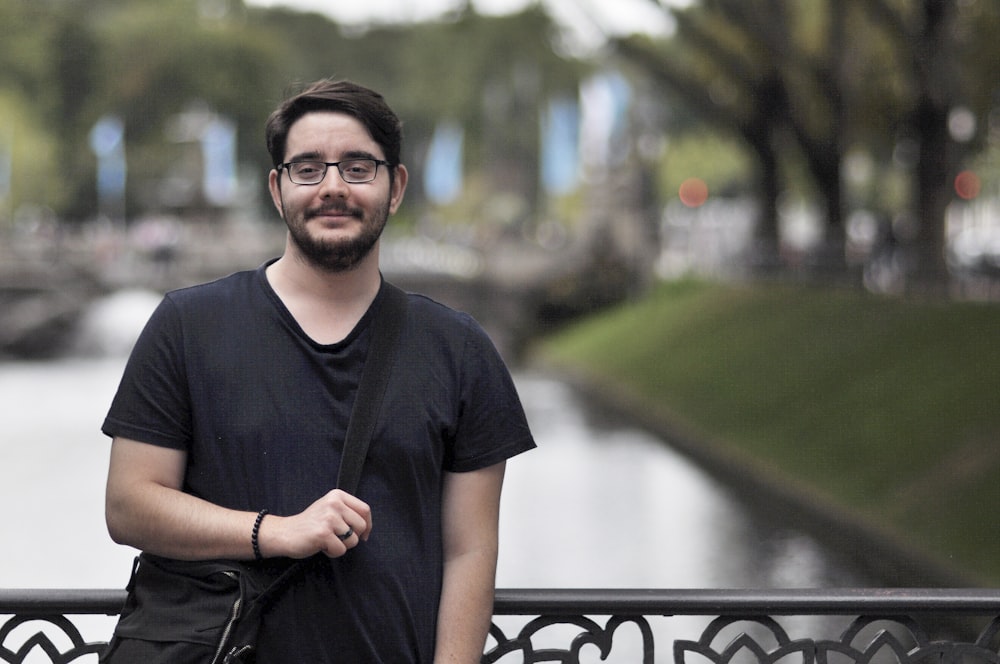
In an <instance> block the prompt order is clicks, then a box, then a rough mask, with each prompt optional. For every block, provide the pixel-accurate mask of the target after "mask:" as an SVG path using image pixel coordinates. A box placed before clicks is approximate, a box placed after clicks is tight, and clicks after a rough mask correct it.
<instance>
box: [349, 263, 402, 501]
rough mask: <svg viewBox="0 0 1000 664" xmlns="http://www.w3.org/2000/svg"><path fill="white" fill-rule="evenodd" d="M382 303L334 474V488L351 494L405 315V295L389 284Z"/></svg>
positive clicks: (380, 402) (383, 392)
mask: <svg viewBox="0 0 1000 664" xmlns="http://www.w3.org/2000/svg"><path fill="white" fill-rule="evenodd" d="M383 290H384V291H385V292H384V293H383V297H382V302H380V303H379V307H378V311H376V312H375V319H374V320H373V321H372V323H371V324H372V325H373V329H372V337H371V341H370V342H369V346H368V357H367V359H366V360H365V367H364V370H363V371H362V373H361V382H360V383H359V384H358V392H357V394H356V396H355V397H354V407H353V408H352V409H351V419H350V420H349V421H348V423H347V435H346V437H345V438H344V451H343V454H342V456H341V460H340V471H339V472H338V474H337V488H338V489H341V490H343V491H346V492H347V493H350V494H353V493H354V492H355V491H357V489H358V482H359V481H360V480H361V467H362V466H363V465H364V463H365V456H367V454H368V446H369V444H370V443H371V439H372V434H373V433H374V431H375V422H376V421H377V420H378V413H379V409H380V408H381V407H382V397H383V396H385V388H386V386H387V385H388V384H389V373H390V371H391V370H392V364H393V359H394V358H395V354H396V340H397V339H399V333H400V331H401V330H402V329H403V319H404V317H405V314H406V293H404V292H403V291H402V290H400V289H399V288H397V287H396V286H393V285H392V284H390V283H389V282H388V281H386V282H385V283H384V284H383Z"/></svg>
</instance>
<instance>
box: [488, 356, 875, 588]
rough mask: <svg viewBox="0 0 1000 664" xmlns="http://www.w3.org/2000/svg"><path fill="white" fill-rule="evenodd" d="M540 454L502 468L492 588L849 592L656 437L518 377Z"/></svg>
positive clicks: (838, 569)
mask: <svg viewBox="0 0 1000 664" xmlns="http://www.w3.org/2000/svg"><path fill="white" fill-rule="evenodd" d="M518 387H519V389H520V392H521V395H522V398H523V400H524V403H525V407H526V409H527V410H528V416H529V419H530V421H531V425H532V429H533V431H534V433H535V435H536V438H537V439H538V442H539V449H537V450H535V451H533V452H531V453H529V454H527V455H524V456H523V457H519V458H516V459H514V460H513V461H511V462H510V465H509V471H508V479H507V482H506V485H505V488H504V497H503V505H502V508H503V511H502V516H501V518H502V523H501V527H502V540H501V546H502V551H501V561H500V567H499V570H498V585H500V586H506V587H553V588H555V587H609V588H615V587H618V588H628V587H645V588H694V587H706V588H735V587H757V588H761V587H830V586H850V585H857V584H858V583H859V581H860V577H859V575H858V574H856V573H855V572H853V571H851V570H849V569H848V568H846V567H844V566H843V565H842V564H841V563H840V562H839V561H838V560H837V559H836V558H835V557H834V556H832V555H831V554H829V553H828V552H826V551H824V550H823V549H822V548H821V547H820V545H819V544H818V543H817V542H816V541H815V540H814V539H813V538H811V537H809V536H808V535H806V534H804V533H801V532H797V531H794V530H790V529H786V528H784V527H782V525H781V524H780V523H777V524H776V523H767V522H761V521H760V520H759V518H758V517H756V516H755V515H753V514H752V513H751V512H750V511H749V510H747V509H745V508H744V507H743V505H742V504H741V503H740V502H739V499H738V497H737V496H736V495H735V494H733V493H732V492H730V491H729V490H728V489H727V488H726V487H724V486H722V485H720V484H719V483H718V482H716V481H715V480H714V479H713V478H712V477H711V476H709V475H708V474H706V473H704V472H702V471H701V470H700V469H699V468H697V467H696V466H694V465H693V464H692V463H690V462H689V461H688V460H687V459H686V458H684V457H683V456H681V455H680V454H678V453H676V452H674V451H672V450H671V449H670V448H668V447H667V446H666V445H665V444H664V443H663V441H661V440H659V439H657V438H655V437H654V436H652V435H651V434H649V433H647V432H645V431H642V430H640V429H637V428H634V427H631V426H629V425H628V423H625V422H621V421H616V420H615V419H613V418H610V417H609V416H607V415H605V414H603V413H601V411H600V409H599V408H594V407H591V406H592V405H588V404H586V403H585V402H584V401H583V400H582V399H581V397H580V396H579V395H578V394H576V393H575V392H573V391H572V390H571V389H570V388H569V387H568V386H566V385H565V384H563V383H560V382H557V381H554V380H552V379H551V378H549V377H546V376H541V375H538V374H522V375H519V376H518Z"/></svg>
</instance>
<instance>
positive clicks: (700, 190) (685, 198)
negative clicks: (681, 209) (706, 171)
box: [677, 178, 708, 208]
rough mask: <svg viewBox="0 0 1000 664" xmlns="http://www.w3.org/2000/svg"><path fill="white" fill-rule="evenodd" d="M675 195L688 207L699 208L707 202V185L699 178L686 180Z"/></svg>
mask: <svg viewBox="0 0 1000 664" xmlns="http://www.w3.org/2000/svg"><path fill="white" fill-rule="evenodd" d="M677 195H678V196H679V197H680V199H681V203H683V204H684V205H686V206H688V207H693V208H696V207H701V206H702V205H704V204H705V201H707V200H708V185H707V184H705V181H704V180H702V179H701V178H688V179H687V180H684V182H681V186H680V189H679V190H678V192H677Z"/></svg>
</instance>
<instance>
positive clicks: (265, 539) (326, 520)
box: [105, 438, 372, 560]
mask: <svg viewBox="0 0 1000 664" xmlns="http://www.w3.org/2000/svg"><path fill="white" fill-rule="evenodd" d="M186 462H187V454H186V453H185V452H183V451H181V450H175V449H170V448H166V447H159V446H157V445H150V444H147V443H141V442H137V441H134V440H128V439H125V438H115V439H114V442H112V444H111V463H110V466H109V468H108V484H107V492H106V494H105V518H106V520H107V525H108V532H109V533H110V534H111V538H112V539H114V540H115V541H116V542H118V543H119V544H127V545H129V546H133V547H136V548H138V549H141V550H143V551H147V552H149V553H153V554H157V555H160V556H165V557H169V558H177V559H184V560H206V559H211V558H234V559H250V558H253V547H252V545H251V541H250V534H251V531H252V530H253V524H254V520H255V519H256V518H257V514H256V512H241V511H238V510H231V509H226V508H223V507H220V506H218V505H214V504H212V503H210V502H208V501H205V500H202V499H201V498H197V497H195V496H192V495H190V494H187V493H184V492H183V491H182V486H183V484H184V469H185V466H186ZM262 507H263V506H262ZM348 527H350V528H352V529H353V530H354V532H355V533H357V536H356V537H354V536H352V537H349V538H347V540H346V541H341V540H340V538H339V537H337V535H338V534H342V533H344V532H346V531H347V529H348ZM371 527H372V520H371V511H370V510H369V508H368V505H366V504H365V503H364V502H362V501H361V500H359V499H358V498H355V497H354V496H351V495H350V494H347V493H344V492H343V491H339V490H334V491H331V492H329V493H328V494H326V495H325V496H323V497H322V498H320V499H319V500H317V501H316V502H315V503H313V504H312V505H310V506H309V507H308V508H307V509H306V510H305V511H303V512H301V513H300V514H297V515H295V516H291V517H280V516H276V515H268V516H266V517H265V518H264V520H263V521H262V522H261V526H260V531H259V537H258V539H259V543H260V550H261V553H262V554H263V555H264V556H265V557H271V556H288V557H291V558H305V557H308V556H310V555H312V554H314V553H318V552H323V553H325V554H326V555H328V556H331V557H337V556H341V555H343V554H344V553H345V552H346V551H347V550H348V549H349V548H351V547H353V546H357V544H358V542H359V538H360V539H361V540H365V539H368V535H369V533H370V532H371Z"/></svg>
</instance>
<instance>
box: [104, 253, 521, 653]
mask: <svg viewBox="0 0 1000 664" xmlns="http://www.w3.org/2000/svg"><path fill="white" fill-rule="evenodd" d="M265 267H266V265H264V266H261V267H260V268H258V269H256V270H253V271H247V272H240V273H236V274H234V275H231V276H229V277H226V278H224V279H221V280H218V281H215V282H212V283H210V284H205V285H201V286H196V287H193V288H187V289H182V290H179V291H174V292H171V293H169V294H167V296H166V297H165V298H164V300H163V302H162V303H161V304H160V306H159V307H158V308H157V310H156V311H155V312H154V314H153V316H152V317H151V318H150V321H149V323H148V324H147V326H146V328H145V329H144V330H143V332H142V334H141V335H140V338H139V340H138V341H137V343H136V346H135V348H134V350H133V352H132V356H131V357H130V359H129V362H128V365H127V367H126V369H125V373H124V375H123V378H122V382H121V385H120V387H119V390H118V393H117V394H116V396H115V399H114V401H113V403H112V406H111V409H110V412H109V413H108V416H107V418H106V420H105V422H104V426H103V427H102V430H103V431H104V433H106V434H107V435H109V436H119V437H123V438H130V439H133V440H138V441H141V442H145V443H150V444H154V445H160V446H165V447H170V448H175V449H181V450H185V451H186V452H187V469H186V475H185V479H184V491H186V492H188V493H191V494H193V495H195V496H199V497H201V498H204V499H205V500H208V501H210V502H212V503H215V504H218V505H221V506H223V507H228V508H232V509H238V510H246V511H258V510H260V509H262V508H267V509H268V510H269V511H270V512H271V513H274V514H279V515H291V514H296V513H298V512H300V511H302V510H303V509H305V508H306V507H307V506H308V505H309V504H311V503H312V502H313V501H315V500H316V499H318V498H319V497H321V496H322V495H324V494H325V493H327V492H328V491H330V490H331V489H333V488H334V487H335V484H336V478H337V471H338V468H339V463H340V454H341V449H342V441H343V439H344V435H345V432H346V429H347V422H348V419H349V417H350V412H351V407H352V406H353V401H354V395H355V392H356V390H357V385H358V381H359V378H360V374H361V369H362V367H363V366H364V360H365V355H366V352H367V349H368V341H369V338H370V336H371V334H370V333H371V330H370V323H371V320H372V318H373V313H374V311H375V310H376V308H377V307H378V305H379V303H380V302H381V299H382V294H381V293H380V294H379V297H378V298H376V301H375V303H373V305H372V307H371V310H369V312H368V313H367V314H366V315H365V316H364V317H363V318H362V320H361V321H360V322H359V323H358V325H357V326H356V328H355V329H354V330H353V331H352V332H351V333H350V335H348V337H347V338H346V339H344V340H343V341H341V342H339V343H336V344H331V345H323V344H319V343H316V342H315V341H313V340H312V339H311V338H310V337H309V336H308V335H306V334H305V332H304V331H303V330H302V329H301V327H300V326H299V325H298V323H297V322H296V321H295V319H294V318H293V317H292V316H291V314H290V313H289V312H288V310H287V309H286V308H285V306H284V305H283V303H282V302H281V300H280V299H279V298H278V296H277V295H276V294H275V292H274V291H273V290H272V289H271V287H270V284H269V283H268V281H267V278H266V276H265V273H264V269H265ZM407 300H408V302H407V313H406V321H405V324H404V326H403V332H402V334H401V336H400V341H399V343H400V346H399V350H398V351H397V355H396V361H395V364H394V366H393V369H392V374H391V380H390V383H389V387H388V388H387V390H386V395H385V398H384V401H383V403H382V408H381V411H380V417H379V422H378V424H377V425H376V429H375V433H374V436H373V440H372V443H371V447H370V449H369V453H368V457H367V458H366V460H365V466H364V470H363V473H362V478H361V481H360V484H359V487H358V491H357V494H358V496H359V497H360V498H361V499H362V500H364V501H365V502H367V503H368V504H369V505H370V506H371V508H372V517H373V521H374V524H375V528H374V530H373V533H372V535H371V537H370V538H369V540H368V541H367V542H364V543H362V544H361V545H359V546H358V547H356V548H354V549H352V550H351V551H350V552H349V553H348V554H347V555H345V556H343V557H341V558H338V559H333V560H331V561H330V565H329V567H328V568H327V567H324V568H322V569H318V570H316V571H315V572H313V573H311V575H310V576H309V577H306V579H305V580H304V581H302V582H300V583H297V584H295V585H294V586H292V587H291V588H289V590H288V591H287V592H286V594H285V595H284V596H283V597H282V599H281V600H280V601H279V602H278V603H277V605H276V606H275V607H274V608H273V609H272V611H271V612H270V613H269V614H268V616H267V618H266V621H265V624H264V628H263V632H262V634H261V642H260V652H259V656H258V661H308V662H310V663H311V664H321V663H322V662H334V661H337V662H344V661H348V662H377V661H384V662H394V663H395V662H429V661H431V659H432V657H433V652H434V634H435V628H436V618H437V607H438V603H439V599H440V592H441V569H442V552H441V485H442V478H443V473H444V472H446V471H450V472H464V471H471V470H476V469H480V468H485V467H487V466H490V465H493V464H495V463H498V462H500V461H503V460H505V459H508V458H510V457H512V456H514V455H516V454H519V453H521V452H524V451H526V450H529V449H531V448H532V447H534V445H535V444H534V442H533V440H532V437H531V434H530V432H529V430H528V425H527V422H526V420H525V416H524V411H523V408H522V407H521V403H520V401H519V399H518V396H517V393H516V391H515V389H514V385H513V382H512V380H511V377H510V374H509V372H508V370H507V368H506V367H505V366H504V363H503V361H502V360H501V358H500V356H499V354H498V353H497V351H496V349H495V348H494V346H493V344H492V343H491V342H490V340H489V338H488V337H487V336H486V334H485V333H484V332H483V330H482V329H481V328H480V326H479V325H478V324H477V323H476V322H475V321H474V320H473V319H472V318H471V317H469V316H468V315H466V314H463V313H459V312H456V311H454V310H452V309H449V308H447V307H445V306H443V305H441V304H438V303H436V302H434V301H433V300H430V299H429V298H426V297H423V296H420V295H414V294H409V295H408V296H407ZM248 537H249V535H248Z"/></svg>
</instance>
